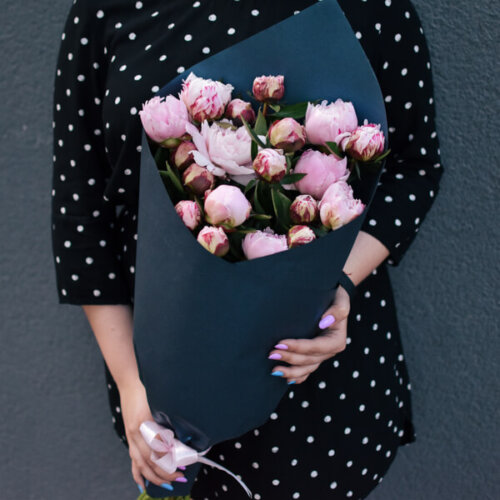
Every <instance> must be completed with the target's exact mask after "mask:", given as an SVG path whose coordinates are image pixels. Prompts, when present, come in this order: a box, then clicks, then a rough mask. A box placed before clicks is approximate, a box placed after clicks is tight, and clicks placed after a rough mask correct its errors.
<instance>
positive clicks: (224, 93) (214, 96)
mask: <svg viewBox="0 0 500 500" xmlns="http://www.w3.org/2000/svg"><path fill="white" fill-rule="evenodd" d="M233 88H234V87H233V86H232V85H229V84H224V83H222V82H217V81H214V80H207V79H205V78H200V77H197V76H196V75H195V74H194V73H190V74H189V76H188V77H187V79H186V80H184V83H183V85H182V90H181V92H180V94H179V97H180V98H181V100H182V101H183V102H184V104H185V105H186V106H187V109H188V110H189V113H190V115H191V116H192V117H193V119H194V120H196V121H197V122H200V123H201V122H202V121H204V120H217V119H218V118H220V117H221V116H222V115H223V114H224V111H225V109H226V106H227V104H228V102H229V101H230V100H231V92H232V91H233Z"/></svg>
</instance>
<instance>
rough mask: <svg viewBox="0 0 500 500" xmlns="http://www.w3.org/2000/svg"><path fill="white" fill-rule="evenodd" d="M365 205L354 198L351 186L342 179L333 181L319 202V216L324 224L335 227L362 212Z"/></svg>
mask: <svg viewBox="0 0 500 500" xmlns="http://www.w3.org/2000/svg"><path fill="white" fill-rule="evenodd" d="M364 208H365V205H364V204H363V203H362V202H361V200H355V199H354V197H353V192H352V187H351V186H349V184H347V183H346V182H344V181H338V182H334V183H333V184H332V185H331V186H330V187H329V188H328V189H327V190H326V191H325V194H324V195H323V198H322V199H321V201H320V202H319V216H320V217H321V222H322V223H323V225H324V226H326V227H328V228H330V229H337V228H339V227H341V226H343V225H345V224H347V223H348V222H350V221H351V220H353V219H354V218H356V217H357V216H358V215H360V214H361V213H363V210H364Z"/></svg>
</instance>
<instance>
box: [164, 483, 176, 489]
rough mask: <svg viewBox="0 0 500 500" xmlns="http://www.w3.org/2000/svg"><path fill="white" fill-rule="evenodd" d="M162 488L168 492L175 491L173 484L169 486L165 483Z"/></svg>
mask: <svg viewBox="0 0 500 500" xmlns="http://www.w3.org/2000/svg"><path fill="white" fill-rule="evenodd" d="M161 487H162V488H165V489H166V490H170V491H172V490H173V489H174V487H173V486H172V485H171V484H168V483H163V484H162V485H161Z"/></svg>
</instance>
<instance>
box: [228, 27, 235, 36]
mask: <svg viewBox="0 0 500 500" xmlns="http://www.w3.org/2000/svg"><path fill="white" fill-rule="evenodd" d="M235 33H236V30H235V29H234V28H229V29H228V30H227V34H228V35H234V34H235Z"/></svg>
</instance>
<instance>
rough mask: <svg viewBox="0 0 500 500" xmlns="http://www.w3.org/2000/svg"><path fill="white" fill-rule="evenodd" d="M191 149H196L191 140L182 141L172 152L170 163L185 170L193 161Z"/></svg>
mask: <svg viewBox="0 0 500 500" xmlns="http://www.w3.org/2000/svg"><path fill="white" fill-rule="evenodd" d="M191 151H196V146H195V145H194V144H193V143H192V142H191V141H184V142H181V143H180V144H179V146H178V147H177V149H175V150H174V151H173V152H172V163H173V164H174V165H175V166H176V167H177V168H178V169H179V170H181V171H182V170H185V169H186V168H187V167H189V165H191V163H194V159H193V155H192V154H191Z"/></svg>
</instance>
